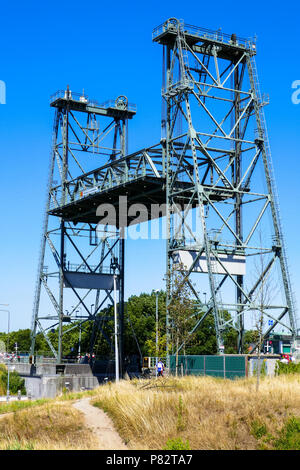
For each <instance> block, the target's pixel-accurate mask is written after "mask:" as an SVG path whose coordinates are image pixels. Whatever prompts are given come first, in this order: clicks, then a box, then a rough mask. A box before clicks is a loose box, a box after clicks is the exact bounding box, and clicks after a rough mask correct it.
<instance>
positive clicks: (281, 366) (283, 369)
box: [275, 361, 300, 375]
mask: <svg viewBox="0 0 300 470" xmlns="http://www.w3.org/2000/svg"><path fill="white" fill-rule="evenodd" d="M275 374H276V375H281V374H300V363H297V364H296V363H295V362H288V363H287V364H285V363H284V362H280V361H277V362H276V366H275Z"/></svg>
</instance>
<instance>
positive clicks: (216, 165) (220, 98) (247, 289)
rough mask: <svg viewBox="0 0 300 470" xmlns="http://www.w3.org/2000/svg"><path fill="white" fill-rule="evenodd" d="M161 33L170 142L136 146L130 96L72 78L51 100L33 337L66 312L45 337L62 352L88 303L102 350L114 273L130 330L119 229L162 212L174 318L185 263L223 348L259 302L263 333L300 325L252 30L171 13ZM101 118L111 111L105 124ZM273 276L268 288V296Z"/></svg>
mask: <svg viewBox="0 0 300 470" xmlns="http://www.w3.org/2000/svg"><path fill="white" fill-rule="evenodd" d="M152 39H153V41H154V42H157V43H159V44H161V45H162V46H163V87H162V102H163V114H162V138H161V140H160V142H158V143H156V144H155V145H153V146H151V147H149V148H143V149H141V150H139V151H136V152H134V153H132V154H127V148H126V142H127V139H126V135H127V120H128V119H130V118H132V117H133V115H134V114H135V108H134V107H133V106H131V105H129V104H128V103H127V100H126V99H125V98H124V97H120V98H119V99H118V100H117V101H116V102H115V103H106V104H104V105H99V104H98V103H96V102H92V101H90V100H89V99H88V98H87V97H85V96H84V95H82V96H79V95H78V96H76V95H75V94H73V93H72V94H70V91H69V90H67V91H66V92H61V93H58V94H57V95H55V96H54V97H53V98H52V100H51V106H53V107H54V108H55V110H56V114H55V120H54V130H53V149H52V153H51V158H50V170H49V186H48V191H47V203H46V210H45V221H44V229H43V237H42V246H41V253H40V262H39V271H38V279H37V286H36V295H35V302H34V311H33V324H32V351H34V343H35V337H36V333H37V331H38V330H40V331H42V332H43V333H44V334H45V337H46V339H47V341H49V338H48V335H47V332H48V331H49V330H51V328H54V327H56V326H57V325H58V326H59V344H58V348H56V347H55V346H54V345H53V344H51V343H50V344H49V345H50V347H51V349H52V351H53V353H54V354H55V356H56V357H57V360H58V361H60V360H61V356H62V351H61V338H62V335H63V334H64V331H63V329H62V325H63V323H64V322H65V321H68V322H70V328H73V327H78V325H74V326H72V321H73V320H76V315H75V313H76V312H77V309H78V308H79V307H81V313H80V316H81V318H80V320H81V323H84V322H86V321H87V320H92V321H93V322H94V331H93V333H92V337H91V350H92V348H93V343H94V340H95V335H96V332H97V331H98V330H99V329H100V330H101V325H102V322H103V321H105V320H106V319H105V318H104V317H102V316H101V315H98V313H99V312H100V311H101V308H102V307H103V305H104V303H105V301H106V300H108V301H111V303H113V302H112V298H111V296H112V276H113V273H116V274H117V275H118V280H119V285H118V288H119V290H118V292H119V305H120V308H119V310H120V311H119V332H120V334H119V338H120V341H121V343H122V322H123V304H124V239H123V233H124V232H123V231H124V230H125V228H126V226H128V225H129V224H131V223H140V222H141V221H142V220H150V219H153V218H158V217H164V216H165V217H166V239H167V247H166V279H167V281H166V291H167V331H169V328H170V316H169V310H170V305H171V303H172V299H173V298H174V297H175V294H176V293H175V292H174V275H175V273H176V271H178V270H180V271H181V272H183V273H184V282H185V283H188V285H189V286H190V288H191V291H192V292H193V296H194V301H195V304H196V305H197V315H195V317H194V326H193V328H192V330H191V333H193V332H194V331H196V330H197V329H198V328H201V326H202V325H203V322H204V320H205V319H206V318H207V316H208V315H213V318H214V323H215V330H216V337H217V344H218V348H219V352H220V353H222V352H223V332H224V330H225V328H226V327H227V326H228V325H229V326H232V327H233V328H234V329H235V330H236V331H237V332H238V351H239V352H242V347H243V335H244V330H245V326H246V327H247V326H248V324H247V322H248V323H249V320H250V319H251V316H253V315H256V314H257V312H261V313H262V314H263V317H264V337H265V338H267V337H268V335H269V333H270V332H271V331H272V330H273V329H274V328H275V327H276V326H282V327H284V328H286V329H288V330H289V331H290V332H291V334H292V335H293V337H295V336H296V321H295V312H294V306H293V299H292V292H291V286H290V278H289V273H288V266H287V259H286V253H285V248H284V241H283V234H282V228H281V223H280V217H279V205H278V197H277V193H276V186H275V180H274V175H273V168H272V160H271V153H270V147H269V141H268V136H267V131H266V124H265V118H264V112H263V106H264V104H266V103H265V100H264V98H262V96H261V94H260V89H259V82H258V76H257V71H256V65H255V59H254V57H255V53H256V50H255V43H253V42H252V41H250V40H245V39H242V38H238V37H236V35H235V34H232V35H231V36H230V35H226V34H223V33H221V32H220V31H217V32H215V31H210V30H206V29H203V28H199V27H195V26H191V25H187V24H184V22H183V21H179V20H177V19H173V18H171V19H169V20H167V21H166V22H165V23H164V24H162V25H161V26H159V27H157V28H155V30H154V31H153V37H152ZM108 118H109V119H108ZM100 120H101V122H102V121H106V122H107V124H104V125H99V121H100ZM109 138H110V142H107V139H109ZM99 162H100V166H99ZM56 178H57V179H58V181H56ZM105 203H109V204H112V205H113V206H114V208H115V210H116V220H112V221H111V220H110V221H106V225H105V224H104V225H103V231H102V235H101V232H99V231H98V230H96V227H97V224H99V215H101V216H103V214H99V213H97V208H98V207H99V206H100V205H101V204H105ZM130 204H131V206H130ZM136 204H138V205H139V207H138V208H137V210H136V207H135V205H136ZM128 205H129V206H130V209H129V210H128ZM141 205H142V210H141V207H140V206H141ZM154 206H155V207H156V210H153V207H154ZM137 212H140V213H141V214H142V216H140V217H136V216H137ZM111 225H114V226H115V228H116V231H113V232H112V233H110V232H109V230H108V228H107V227H108V226H111ZM46 250H48V255H47V254H46ZM48 259H51V261H52V263H53V266H54V267H53V266H52V267H50V266H48V263H47V261H46V260H48ZM275 274H276V275H277V278H276V281H275V282H276V285H275V289H274V287H273V282H274V278H275ZM269 283H271V285H272V288H271V296H269V297H270V298H269V299H266V298H264V299H263V301H262V297H266V296H263V294H264V291H265V290H267V289H266V287H268V284H269ZM52 285H53V286H52ZM277 288H279V290H280V292H277ZM55 289H56V290H55ZM42 290H44V291H45V293H46V294H47V298H48V300H49V303H50V306H51V308H52V310H53V312H54V313H53V315H52V316H51V315H50V317H49V316H46V317H45V315H43V314H42V310H43V306H42V305H41V292H42ZM79 290H80V293H79ZM204 291H206V292H204ZM68 293H69V295H68V298H67V294H68ZM70 293H71V294H72V295H73V300H71V299H70V298H69V297H70ZM91 294H92V295H94V300H93V301H92V302H93V303H92V304H91V303H89V304H88V303H87V302H88V301H87V298H88V296H89V295H91ZM100 294H104V297H103V298H101V299H100ZM204 294H205V298H203V295H204ZM206 295H207V298H206ZM74 299H75V300H74ZM66 305H68V315H66V312H65V306H66ZM89 305H91V306H90V307H89ZM92 306H94V309H92ZM82 311H83V313H82ZM226 311H227V312H230V314H231V319H230V320H228V318H227V317H226V315H225V314H224V312H226ZM44 312H49V308H48V306H46V307H45V310H44ZM226 318H227V319H226ZM43 322H48V325H49V326H47V328H45V327H44V326H43ZM182 347H183V345H180V346H179V350H180V349H181V348H182ZM121 349H122V348H121Z"/></svg>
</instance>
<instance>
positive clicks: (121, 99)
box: [116, 95, 128, 109]
mask: <svg viewBox="0 0 300 470" xmlns="http://www.w3.org/2000/svg"><path fill="white" fill-rule="evenodd" d="M127 106H128V98H127V97H126V96H123V95H121V96H118V98H117V99H116V108H119V109H127Z"/></svg>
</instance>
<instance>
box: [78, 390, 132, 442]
mask: <svg viewBox="0 0 300 470" xmlns="http://www.w3.org/2000/svg"><path fill="white" fill-rule="evenodd" d="M73 406H74V407H75V408H76V409H77V410H79V411H81V412H82V413H83V414H84V417H85V422H86V425H87V427H88V428H90V429H91V430H92V431H93V432H94V434H95V436H96V437H97V438H98V440H99V450H127V447H126V445H125V444H124V442H123V441H122V439H121V438H120V436H119V434H118V433H117V431H116V430H115V428H114V425H113V422H112V421H111V419H110V418H109V417H108V416H107V414H106V413H104V411H102V410H101V409H100V408H97V407H95V406H93V405H91V404H90V398H83V399H81V400H78V401H76V402H75V403H74V404H73Z"/></svg>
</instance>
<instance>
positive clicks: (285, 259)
mask: <svg viewBox="0 0 300 470" xmlns="http://www.w3.org/2000/svg"><path fill="white" fill-rule="evenodd" d="M250 63H251V68H252V76H253V82H254V89H255V93H256V96H257V98H258V105H259V106H258V107H259V118H260V124H261V128H262V134H263V135H262V138H263V140H264V144H265V151H266V159H267V165H268V173H269V179H270V186H271V189H272V196H273V201H274V207H275V212H276V219H277V226H278V233H279V240H278V241H279V243H280V246H281V253H282V258H283V262H284V265H285V270H286V280H284V282H286V284H287V285H286V288H287V290H288V292H289V294H290V299H291V303H292V309H293V314H292V315H293V321H294V325H293V326H294V327H295V325H296V322H295V315H294V312H295V306H296V303H295V297H294V293H293V291H292V287H291V279H290V274H289V266H288V257H287V253H286V248H285V242H284V237H283V229H282V219H281V214H280V206H279V198H278V192H277V185H276V182H275V174H274V167H273V161H272V155H271V147H270V142H269V136H268V131H267V125H266V119H265V113H264V109H263V105H264V102H263V99H262V95H261V91H260V84H259V79H258V73H257V67H256V61H255V58H254V55H252V56H251V57H250Z"/></svg>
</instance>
